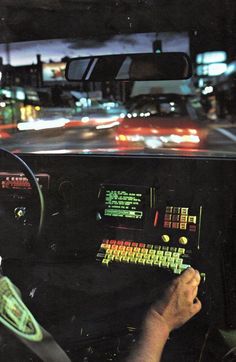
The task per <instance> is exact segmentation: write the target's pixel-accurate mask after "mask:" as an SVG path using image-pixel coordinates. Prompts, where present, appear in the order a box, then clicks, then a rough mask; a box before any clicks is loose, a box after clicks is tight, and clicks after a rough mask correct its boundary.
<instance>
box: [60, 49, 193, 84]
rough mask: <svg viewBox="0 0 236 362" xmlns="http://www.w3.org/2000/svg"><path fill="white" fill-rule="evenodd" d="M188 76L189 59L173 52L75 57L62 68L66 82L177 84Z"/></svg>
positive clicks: (189, 75) (189, 69)
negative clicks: (152, 82) (174, 81)
mask: <svg viewBox="0 0 236 362" xmlns="http://www.w3.org/2000/svg"><path fill="white" fill-rule="evenodd" d="M191 76H192V66H191V60H190V58H189V56H188V55H187V54H185V53H176V52H170V53H137V54H118V55H101V56H93V57H79V58H73V59H70V60H69V62H68V63H67V66H66V79H67V80H68V81H92V82H104V81H114V80H116V81H137V80H142V81H145V80H181V79H188V78H190V77H191Z"/></svg>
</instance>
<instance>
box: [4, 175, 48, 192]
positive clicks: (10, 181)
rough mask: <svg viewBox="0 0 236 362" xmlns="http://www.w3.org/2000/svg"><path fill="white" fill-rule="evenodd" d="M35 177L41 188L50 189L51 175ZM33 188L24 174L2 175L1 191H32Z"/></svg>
mask: <svg viewBox="0 0 236 362" xmlns="http://www.w3.org/2000/svg"><path fill="white" fill-rule="evenodd" d="M35 177H36V180H37V181H38V183H39V185H40V187H41V188H43V189H45V188H46V189H48V187H49V175H47V174H38V175H36V176H35ZM31 188H32V187H31V185H30V183H29V181H28V178H27V177H25V176H24V175H23V174H16V173H14V174H12V173H5V172H1V173H0V190H4V189H8V190H9V189H10V190H31Z"/></svg>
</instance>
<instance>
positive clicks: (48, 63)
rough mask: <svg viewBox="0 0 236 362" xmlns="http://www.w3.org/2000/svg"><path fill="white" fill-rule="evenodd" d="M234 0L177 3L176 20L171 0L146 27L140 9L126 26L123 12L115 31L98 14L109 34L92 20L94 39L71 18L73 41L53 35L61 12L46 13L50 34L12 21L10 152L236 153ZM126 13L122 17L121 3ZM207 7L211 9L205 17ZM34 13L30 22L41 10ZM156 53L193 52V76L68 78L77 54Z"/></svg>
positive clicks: (5, 112)
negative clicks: (222, 3)
mask: <svg viewBox="0 0 236 362" xmlns="http://www.w3.org/2000/svg"><path fill="white" fill-rule="evenodd" d="M226 2H227V7H223V8H222V6H221V7H220V6H219V8H217V9H215V7H214V6H213V5H214V4H215V3H214V4H213V2H212V1H210V0H209V1H207V2H204V4H203V3H202V2H195V1H194V2H192V3H193V4H192V5H189V7H187V8H186V12H183V6H182V5H183V2H180V1H176V5H177V3H178V5H177V7H176V8H175V9H177V10H176V11H177V13H176V14H178V17H176V18H174V12H173V11H172V12H170V9H172V10H173V9H174V8H173V6H174V5H173V4H172V5H173V6H172V5H171V4H170V5H168V6H167V5H164V2H163V4H161V3H160V4H159V8H158V10H159V12H158V15H157V19H159V20H160V19H161V16H160V14H161V13H162V12H163V14H165V16H164V19H162V21H161V20H160V23H159V24H156V23H151V24H149V26H147V25H148V19H149V20H150V17H149V18H148V17H145V16H144V18H143V22H142V23H141V22H138V20H139V19H140V13H139V12H138V11H137V12H136V10H135V11H134V9H132V7H128V8H127V9H126V8H122V14H123V15H124V16H126V18H125V19H126V20H125V22H122V21H121V13H120V12H118V13H117V15H119V16H118V17H117V19H116V21H115V19H114V18H113V20H112V21H113V22H114V24H116V25H115V27H114V28H112V29H113V30H112V32H111V28H110V25H106V22H105V15H104V18H103V16H102V15H101V13H100V15H101V19H100V22H99V20H98V19H97V18H96V22H97V23H98V22H99V24H100V26H101V27H102V29H100V30H101V31H100V30H98V31H97V32H96V34H94V31H95V25H96V24H97V23H96V24H95V25H94V26H92V25H91V23H90V27H87V29H86V34H85V31H82V30H81V29H82V25H81V26H79V27H78V31H77V32H76V33H75V27H74V25H73V24H74V23H73V22H71V25H70V24H68V19H66V17H67V16H66V15H65V19H64V22H65V23H66V27H65V37H62V35H63V30H62V29H61V28H60V29H59V28H58V32H56V30H55V29H54V28H53V29H52V23H53V24H54V25H57V24H59V18H58V14H57V13H56V11H55V18H52V23H50V21H49V19H51V18H50V17H52V13H50V16H49V13H48V14H46V13H45V19H48V21H46V22H44V27H41V28H40V31H39V30H38V29H37V31H38V33H37V31H36V30H35V31H34V32H30V31H31V30H32V29H33V28H32V26H33V25H32V24H33V21H32V19H31V21H29V24H28V25H27V26H28V27H27V26H26V25H24V26H23V28H22V30H19V29H20V28H19V22H20V19H17V18H14V17H12V18H10V17H9V16H8V17H6V18H4V21H5V26H4V27H3V30H2V32H3V35H2V38H1V39H2V40H1V44H0V68H1V71H0V75H1V83H0V138H1V143H2V147H4V148H6V149H8V150H10V151H13V152H37V153H45V152H46V153H110V152H112V153H118V154H119V153H122V154H126V153H135V154H149V153H151V154H157V155H158V154H165V153H168V154H174V155H176V154H177V155H179V154H184V155H185V156H188V155H191V156H192V155H201V154H205V155H208V156H215V155H223V156H230V157H231V156H234V155H235V154H236V127H235V124H236V123H235V122H236V107H235V104H236V83H235V82H236V63H235V57H236V47H235V32H234V31H233V29H234V25H233V24H234V20H235V11H236V5H235V3H234V2H233V1H229V0H227V1H226ZM141 3H142V2H140V5H139V6H140V9H141V7H142V6H143V8H142V9H143V14H147V15H148V14H149V15H150V11H151V10H150V9H151V7H150V9H149V8H148V7H147V6H144V5H142V4H141ZM67 5H68V6H69V7H68V9H67V10H68V11H69V8H70V5H69V4H67ZM48 6H49V8H48V9H47V10H52V9H51V8H50V6H52V5H48ZM71 6H72V5H71ZM91 6H92V5H91ZM116 7H117V11H118V7H119V6H118V3H117V4H116ZM204 7H205V8H206V9H208V10H210V11H208V13H207V15H204V17H203V12H204V14H206V10H204ZM18 8H19V6H18V7H17V6H16V8H14V10H15V11H16V10H17V9H18ZM57 10H58V9H57ZM64 10H65V9H64ZM193 10H194V11H195V14H196V19H194V20H191V21H192V23H191V21H190V20H189V14H190V13H191V11H193ZM22 11H23V10H22ZM24 11H27V15H28V18H29V17H30V14H33V13H35V11H36V8H34V9H31V8H30V7H29V8H28V9H27V10H24ZM40 11H42V7H41V5H40V4H39V14H41V12H40ZM44 11H46V10H45V9H44ZM100 11H101V12H102V5H101V9H100ZM120 11H121V10H120ZM66 14H67V13H66ZM86 14H87V13H86ZM219 14H221V18H220V16H219ZM70 16H72V15H71V13H70ZM86 16H87V19H89V15H88V14H87V15H86ZM71 19H72V18H71ZM169 20H171V21H169ZM61 21H62V19H61V18H60V22H61ZM14 22H16V24H17V25H16V29H15V30H13V24H14ZM9 24H10V25H9ZM118 25H119V26H118ZM56 27H57V26H56ZM9 29H10V30H9ZM17 29H18V34H17V31H16V30H17ZM14 31H15V32H14ZM36 33H37V34H36ZM57 34H58V36H57ZM73 35H76V36H74V37H73ZM40 39H43V40H40ZM147 52H149V53H151V52H156V53H161V52H184V53H186V54H188V55H189V56H190V58H191V62H192V65H193V76H192V77H191V78H190V79H188V80H173V81H172V80H166V81H165V80H164V81H155V80H148V81H145V80H144V81H142V80H140V81H117V80H116V81H115V80H114V81H111V80H107V81H106V80H104V81H101V82H95V81H93V82H88V81H80V82H70V81H67V80H66V79H65V68H66V63H67V62H68V60H69V59H71V58H73V57H78V56H81V57H86V56H91V55H109V54H111V55H114V54H131V53H147ZM105 76H106V74H104V79H105Z"/></svg>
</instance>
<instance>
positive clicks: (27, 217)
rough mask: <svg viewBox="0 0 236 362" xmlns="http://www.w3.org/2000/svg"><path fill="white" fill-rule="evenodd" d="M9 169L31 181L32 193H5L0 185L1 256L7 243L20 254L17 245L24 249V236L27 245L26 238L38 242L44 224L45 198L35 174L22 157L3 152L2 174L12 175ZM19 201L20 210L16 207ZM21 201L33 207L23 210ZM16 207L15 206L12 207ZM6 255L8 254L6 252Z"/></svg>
mask: <svg viewBox="0 0 236 362" xmlns="http://www.w3.org/2000/svg"><path fill="white" fill-rule="evenodd" d="M9 169H10V170H12V169H13V170H14V172H17V173H19V171H20V174H23V175H22V176H23V177H26V178H27V179H28V182H29V185H30V187H29V189H30V190H14V189H13V190H5V189H4V188H3V187H2V185H0V200H1V201H0V230H2V231H3V232H1V234H0V255H2V251H3V249H4V248H6V249H9V245H8V243H11V244H12V243H13V242H14V245H12V246H11V248H12V250H13V247H14V246H15V247H16V251H17V249H19V248H18V247H17V246H18V245H19V246H20V247H21V248H22V242H21V238H22V235H23V236H24V237H23V238H24V243H25V241H26V239H32V238H33V239H34V241H35V240H37V239H38V238H39V236H40V234H41V231H42V227H43V222H44V198H43V194H42V191H41V188H40V186H39V184H38V181H37V180H36V177H35V176H34V173H33V172H32V170H31V169H30V167H29V166H28V165H27V164H26V163H25V162H24V161H23V160H22V159H21V158H20V157H19V156H17V155H15V154H13V153H11V152H9V151H7V150H5V149H0V172H6V171H7V172H10V171H9ZM18 191H19V192H18ZM22 192H25V193H26V194H27V197H25V196H24V195H23V196H22ZM17 193H19V194H20V197H17ZM29 193H30V194H29ZM29 196H30V197H29ZM16 202H17V203H18V207H14V206H16ZM22 202H23V204H24V203H26V204H30V207H22ZM13 204H14V206H12V205H13ZM19 206H20V207H19ZM17 219H18V220H17ZM19 219H21V222H19ZM4 231H5V232H4ZM29 231H30V232H29ZM12 234H13V235H12ZM26 234H28V235H26ZM19 239H20V240H19ZM6 240H7V241H6ZM28 241H29V240H28ZM25 244H26V243H25ZM31 246H32V245H31ZM4 254H7V253H5V252H4ZM10 254H11V253H10ZM6 256H7V255H6ZM8 256H10V255H8Z"/></svg>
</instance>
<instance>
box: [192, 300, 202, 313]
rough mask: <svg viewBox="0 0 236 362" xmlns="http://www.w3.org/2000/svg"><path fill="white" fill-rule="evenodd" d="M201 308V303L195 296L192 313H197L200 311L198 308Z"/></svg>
mask: <svg viewBox="0 0 236 362" xmlns="http://www.w3.org/2000/svg"><path fill="white" fill-rule="evenodd" d="M201 309H202V303H201V301H200V300H199V299H198V298H195V302H194V303H193V306H192V313H193V315H195V314H197V313H198V312H200V310H201Z"/></svg>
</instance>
